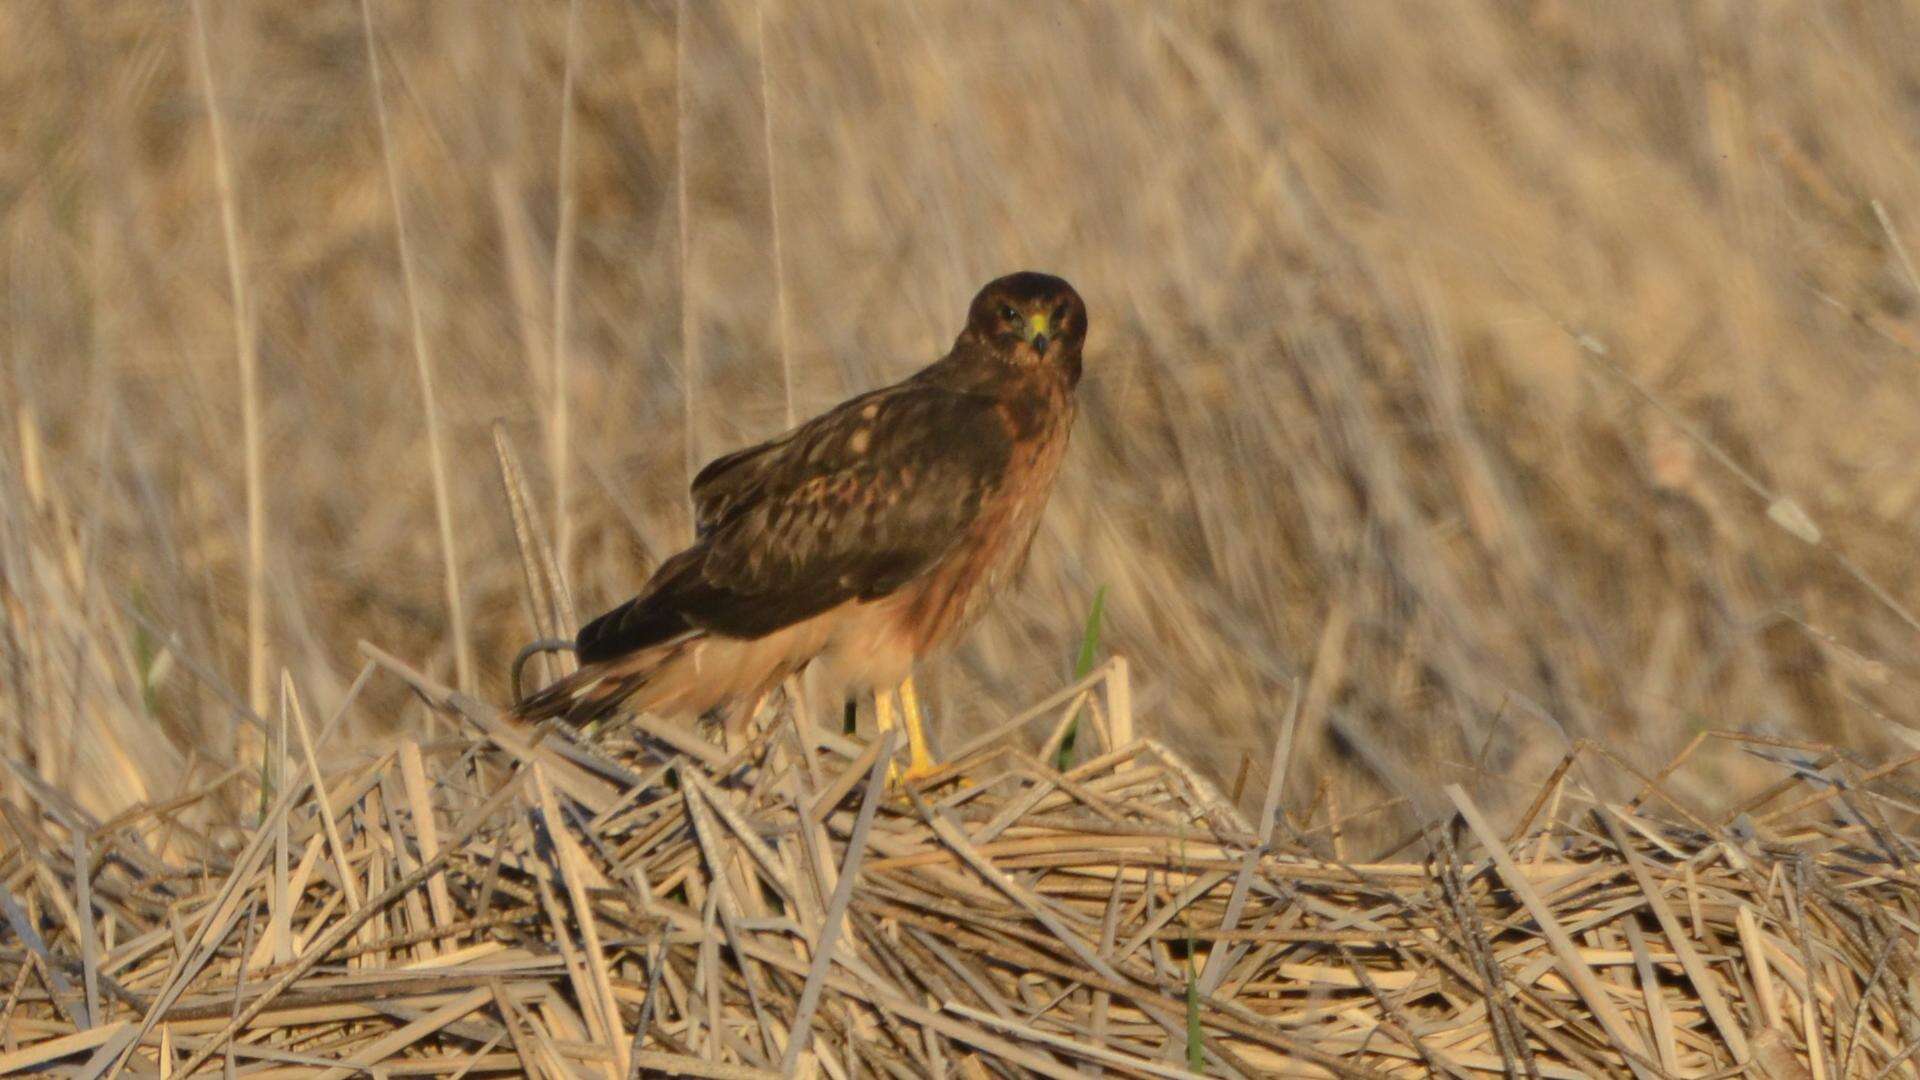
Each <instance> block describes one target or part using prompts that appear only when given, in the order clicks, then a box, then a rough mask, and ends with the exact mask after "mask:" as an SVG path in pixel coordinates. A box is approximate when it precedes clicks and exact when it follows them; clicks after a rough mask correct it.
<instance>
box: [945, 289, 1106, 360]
mask: <svg viewBox="0 0 1920 1080" xmlns="http://www.w3.org/2000/svg"><path fill="white" fill-rule="evenodd" d="M967 334H968V335H969V336H971V337H973V338H975V339H976V340H978V341H980V342H981V343H983V344H985V345H987V346H989V347H990V348H991V349H992V350H993V352H994V353H995V354H996V355H998V356H1000V357H1003V358H1005V359H1006V360H1008V361H1011V362H1012V363H1014V364H1016V365H1018V366H1021V367H1033V366H1038V365H1041V364H1049V363H1050V364H1058V365H1060V366H1062V367H1065V368H1066V369H1067V370H1068V372H1069V378H1071V379H1074V380H1077V379H1078V378H1079V377H1080V349H1081V346H1082V345H1084V344H1085V343H1086V340H1087V306H1086V304H1085V303H1083V302H1082V301H1081V299H1080V294H1079V293H1077V292H1075V291H1074V290H1073V286H1071V285H1069V284H1067V283H1066V282H1065V281H1064V280H1062V279H1060V278H1057V277H1054V276H1053V275H1052V274H1041V273H1036V272H1034V271H1031V270H1027V271H1022V272H1020V273H1017V274H1008V275H1007V276H1006V277H1003V278H998V279H996V280H994V281H990V282H988V283H987V285H986V287H985V288H983V289H981V290H980V292H979V294H978V295H976V296H975V297H974V298H973V305H972V307H971V308H969V309H968V312H967Z"/></svg>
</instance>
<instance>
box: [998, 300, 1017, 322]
mask: <svg viewBox="0 0 1920 1080" xmlns="http://www.w3.org/2000/svg"><path fill="white" fill-rule="evenodd" d="M1000 317H1001V318H1002V319H1005V320H1006V321H1007V322H1019V321H1020V313H1019V312H1017V311H1015V310H1013V305H1011V304H1001V305H1000Z"/></svg>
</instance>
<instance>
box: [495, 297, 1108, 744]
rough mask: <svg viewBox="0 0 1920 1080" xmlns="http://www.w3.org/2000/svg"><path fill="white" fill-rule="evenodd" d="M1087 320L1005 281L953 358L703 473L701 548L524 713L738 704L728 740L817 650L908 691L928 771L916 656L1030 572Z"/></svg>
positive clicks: (906, 703) (585, 631) (1070, 303)
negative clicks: (1020, 572)
mask: <svg viewBox="0 0 1920 1080" xmlns="http://www.w3.org/2000/svg"><path fill="white" fill-rule="evenodd" d="M1086 337H1087V310H1086V306H1085V305H1084V304H1083V303H1082V302H1081V300H1080V295H1079V294H1078V293H1076V292H1074V290H1073V286H1071V285H1069V284H1067V283H1066V282H1065V281H1062V280H1061V279H1059V278H1057V277H1052V276H1050V275H1047V274H1040V273H1032V272H1026V273H1018V274H1010V275H1008V276H1006V277H1003V278H1000V279H998V280H996V281H993V282H989V283H988V284H987V286H986V287H985V288H983V289H981V290H980V292H979V294H978V295H976V296H975V297H974V298H973V303H972V305H971V306H970V307H969V308H968V310H967V325H966V329H964V330H962V331H961V332H960V336H959V338H958V339H957V340H955V341H954V343H953V348H952V349H951V350H949V351H948V353H947V355H946V356H945V357H944V358H943V359H941V360H939V361H937V362H935V363H933V364H931V365H929V366H927V367H926V368H923V369H922V370H921V371H920V372H918V373H917V374H915V375H914V376H912V377H911V378H909V379H907V380H905V381H904V382H898V383H895V384H893V385H892V386H887V387H883V388H881V389H879V390H874V391H872V392H870V393H866V394H862V395H860V396H859V397H856V398H854V399H852V400H850V401H847V402H845V403H844V404H842V405H840V406H839V407H838V408H835V409H833V410H832V411H830V412H827V413H824V414H822V415H820V416H818V417H815V418H814V419H812V420H810V421H808V422H806V423H805V424H802V425H800V426H799V427H797V428H794V429H793V430H792V431H789V432H787V433H786V434H784V435H781V436H779V437H778V438H775V439H772V440H770V441H768V442H764V443H761V444H760V445H758V446H754V447H750V448H748V449H745V450H741V451H738V452H736V453H732V454H728V455H727V456H725V457H723V458H720V459H718V460H716V461H714V462H712V463H711V464H709V465H708V466H707V467H706V468H704V469H702V470H700V474H699V475H698V476H697V477H695V478H694V481H693V505H694V530H695V538H694V542H693V546H691V547H689V548H687V549H686V550H685V551H682V552H680V553H679V554H677V555H674V556H673V557H672V558H670V559H668V560H667V561H666V562H664V563H662V564H661V565H660V568H659V569H658V570H657V571H655V573H654V575H653V577H652V578H651V579H650V580H649V581H648V582H647V584H646V586H645V587H644V588H643V589H641V590H640V594H639V595H638V596H635V597H634V598H633V599H631V600H628V601H627V602H626V603H624V604H621V605H620V606H619V607H617V608H614V609H613V610H612V611H609V612H607V613H606V614H604V615H602V616H600V617H599V618H597V619H594V620H593V621H592V622H590V623H588V624H587V625H586V626H585V627H583V628H581V630H580V633H579V635H578V637H577V638H576V639H575V642H574V647H575V652H576V653H577V655H578V657H579V660H580V665H581V666H580V669H579V670H578V671H576V672H574V673H573V674H571V675H568V676H567V677H565V678H563V679H561V680H559V681H558V682H556V683H554V684H553V685H551V686H549V687H547V688H546V689H544V690H542V691H540V692H539V693H537V694H535V695H534V696H533V697H531V698H529V699H528V700H527V701H526V702H525V703H523V704H522V705H520V706H519V707H518V709H517V710H516V712H517V714H518V715H519V716H521V717H523V718H526V719H541V718H545V717H550V716H563V717H565V718H567V719H568V720H571V721H573V722H576V723H583V722H585V721H587V720H590V719H593V718H595V717H598V716H601V715H604V714H606V713H608V712H610V711H612V710H613V709H614V708H615V707H617V706H619V705H621V704H622V703H627V704H630V705H631V706H632V707H634V708H636V709H640V710H644V711H647V712H652V713H655V714H661V715H670V716H671V715H679V716H687V715H695V716H697V715H705V714H709V713H713V712H716V711H718V712H720V713H721V714H722V715H723V716H724V718H725V722H726V724H727V729H728V733H729V735H730V736H733V735H737V734H739V733H740V730H741V729H742V728H743V727H744V725H745V724H746V722H747V721H748V720H749V719H751V716H752V713H753V711H754V709H755V708H756V707H757V705H758V703H759V701H760V700H761V699H762V698H763V697H764V696H765V695H766V694H767V693H768V692H769V691H771V690H772V689H773V688H774V687H776V686H778V685H779V684H780V682H781V680H783V679H785V678H786V677H787V676H789V675H792V674H794V673H795V672H798V671H799V670H801V669H802V668H804V667H806V666H807V665H808V664H810V663H812V662H813V661H815V660H819V661H821V662H822V663H823V665H824V667H825V669H826V671H827V673H828V675H829V678H830V679H831V680H832V682H833V683H834V684H836V685H838V686H840V687H842V688H843V689H844V690H845V691H846V692H847V693H850V694H851V693H855V692H859V691H862V690H867V689H871V690H873V691H874V694H875V712H876V714H877V716H878V718H879V722H880V726H881V728H882V729H883V730H885V729H888V728H891V727H892V726H893V723H894V711H893V706H892V703H891V700H890V694H891V692H892V690H893V688H895V687H898V693H899V697H900V705H901V710H902V711H903V712H904V713H905V716H906V723H907V735H908V744H909V747H910V752H911V762H910V765H909V768H908V772H907V776H908V777H909V778H912V777H917V776H921V775H925V774H926V773H927V772H930V771H932V769H933V768H934V762H933V759H932V756H931V755H930V754H929V753H928V752H927V744H926V737H925V735H924V733H923V730H922V719H921V716H920V710H919V705H918V702H917V701H916V700H915V695H914V692H913V682H912V678H911V676H912V672H913V664H914V661H916V660H918V659H919V658H921V657H923V656H925V655H927V654H928V653H930V652H932V651H934V650H935V649H937V648H939V647H940V646H941V645H943V644H946V643H947V642H950V641H951V640H953V638H954V637H955V636H956V635H958V634H959V633H960V632H961V631H962V630H963V629H965V628H966V627H967V626H968V625H969V624H971V623H972V622H973V621H974V620H975V619H976V618H977V617H978V616H979V615H980V612H981V610H982V609H983V608H984V606H985V604H986V601H987V599H988V598H989V597H991V596H992V595H993V594H994V593H995V592H996V591H998V590H999V589H1000V588H1001V587H1002V586H1003V585H1005V584H1006V583H1007V581H1008V580H1009V579H1010V578H1012V577H1013V576H1014V574H1015V573H1016V572H1017V571H1018V570H1019V569H1020V567H1021V565H1022V564H1023V563H1024V562H1025V561H1026V556H1027V549H1028V547H1029V546H1030V545H1031V543H1032V541H1033V534H1034V530H1035V529H1036V527H1037V526H1038V525H1039V521H1040V511H1041V509H1042V508H1043V507H1044V506H1045V505H1046V502H1047V494H1048V492H1049V491H1050V490H1051V489H1052V487H1053V478H1054V474H1055V473H1056V472H1057V471H1058V470H1059V467H1060V458H1061V455H1062V454H1063V453H1064V452H1065V450H1066V447H1067V434H1068V430H1069V429H1070V428H1071V427H1072V425H1073V413H1074V400H1073V392H1074V386H1075V384H1077V383H1078V382H1079V381H1080V351H1081V347H1082V345H1083V344H1084V343H1085V341H1086Z"/></svg>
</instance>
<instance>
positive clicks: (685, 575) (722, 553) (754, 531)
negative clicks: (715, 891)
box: [577, 382, 1013, 663]
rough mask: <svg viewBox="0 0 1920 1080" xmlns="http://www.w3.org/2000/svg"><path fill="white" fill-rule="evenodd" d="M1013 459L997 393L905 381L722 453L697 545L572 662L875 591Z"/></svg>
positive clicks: (703, 494) (712, 473)
mask: <svg viewBox="0 0 1920 1080" xmlns="http://www.w3.org/2000/svg"><path fill="white" fill-rule="evenodd" d="M1012 455H1013V445H1012V440H1011V437H1010V435H1009V433H1008V430H1007V426H1006V424H1005V423H1003V421H1002V419H1001V417H1000V415H999V413H998V411H997V408H996V405H995V402H994V401H993V399H991V398H989V397H986V396H984V395H977V394H969V393H964V392H958V391H954V390H951V389H947V388H943V387H939V386H934V385H931V384H927V383H919V382H908V383H902V384H900V385H897V386H892V387H888V388H886V389H884V390H879V391H875V392H873V393H871V394H867V395H864V396H862V397H858V398H855V399H853V400H852V401H849V402H847V403H846V404H844V405H842V406H840V407H839V408H837V409H835V410H833V411H832V412H829V413H826V414H825V415H823V416H820V417H818V418H816V419H814V420H812V421H810V422H809V423H807V424H805V425H803V426H802V427H800V428H798V429H796V430H794V431H793V432H790V433H788V434H787V435H784V436H782V437H781V438H779V439H776V440H774V441H772V442H769V443H764V444H762V445H760V446H757V447H752V448H750V449H747V450H743V451H740V452H738V453H735V454H730V455H728V456H726V457H723V458H720V459H718V460H716V461H715V462H713V463H712V464H711V465H708V466H707V467H706V468H705V469H703V470H701V472H700V474H699V476H698V477H696V479H695V481H694V485H693V495H694V506H695V521H696V531H697V533H698V540H697V542H696V543H695V545H694V546H693V547H692V548H690V549H688V550H687V551H684V552H682V553H680V554H679V555H677V556H675V557H674V558H673V559H672V560H670V561H669V562H668V563H667V564H665V565H663V566H662V567H661V569H660V571H659V572H657V573H656V574H655V575H654V577H653V579H652V580H651V581H650V582H649V583H648V588H647V591H645V592H644V593H642V594H641V595H640V596H638V597H635V598H634V599H633V600H631V601H628V602H627V603H626V604H625V605H622V606H621V607H620V608H616V609H615V610H613V611H611V612H608V613H607V614H606V615H604V616H602V617H601V618H599V619H596V620H595V621H594V622H593V623H590V624H588V626H587V627H586V628H584V629H583V630H582V631H581V632H580V635H579V639H578V642H577V648H578V651H579V655H580V659H581V661H582V662H584V663H591V662H593V661H595V660H600V659H608V658H611V657H614V656H618V655H621V654H624V653H627V652H631V651H633V650H635V649H641V648H647V647H650V646H653V645H658V644H661V643H664V642H667V641H670V640H673V639H674V638H675V637H678V636H682V635H685V634H688V633H694V632H700V631H707V632H713V633H719V634H723V635H726V636H728V637H741V638H756V637H760V636H762V635H765V634H769V633H772V632H773V631H775V630H778V629H780V628H781V627H784V626H789V625H792V624H793V623H796V622H799V621H801V620H803V619H807V618H811V617H813V616H815V615H818V614H820V613H822V612H824V611H827V610H829V609H831V608H833V607H835V606H837V605H839V604H841V603H844V602H846V601H848V600H852V599H875V598H878V597H881V596H885V595H887V594H889V593H891V592H892V591H893V590H895V589H897V588H899V587H900V586H901V585H904V584H906V583H907V582H909V581H911V580H913V579H914V578H915V577H917V576H919V575H920V574H922V573H924V572H925V571H926V570H928V569H929V568H931V567H932V566H934V565H935V564H936V563H938V562H939V561H940V559H941V558H942V557H943V556H944V555H946V554H948V553H949V552H951V551H952V550H953V549H954V547H955V545H957V544H958V543H959V542H960V541H961V539H962V538H963V537H964V536H965V535H966V532H967V529H968V527H969V526H970V525H971V524H972V523H973V521H974V518H975V516H976V515H977V514H978V513H979V510H980V506H981V503H982V501H983V500H984V499H985V498H986V497H987V495H988V494H989V493H990V492H992V491H993V490H994V489H995V488H996V487H998V486H999V485H1000V483H1001V482H1002V481H1003V480H1004V478H1005V475H1006V471H1007V465H1008V462H1009V461H1010V460H1011V458H1012Z"/></svg>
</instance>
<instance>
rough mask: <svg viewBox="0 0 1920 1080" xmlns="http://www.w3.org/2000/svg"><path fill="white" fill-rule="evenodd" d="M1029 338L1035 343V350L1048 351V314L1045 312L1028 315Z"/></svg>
mask: <svg viewBox="0 0 1920 1080" xmlns="http://www.w3.org/2000/svg"><path fill="white" fill-rule="evenodd" d="M1027 330H1028V334H1027V340H1028V341H1031V342H1032V343H1033V351H1034V352H1040V353H1043V352H1046V351H1047V316H1046V313H1045V312H1041V313H1039V314H1036V315H1030V316H1028V317H1027Z"/></svg>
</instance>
